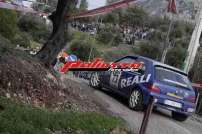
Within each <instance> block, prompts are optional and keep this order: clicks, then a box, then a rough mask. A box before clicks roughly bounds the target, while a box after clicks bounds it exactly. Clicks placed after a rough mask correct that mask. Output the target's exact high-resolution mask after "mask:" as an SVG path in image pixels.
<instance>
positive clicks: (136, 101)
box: [128, 89, 144, 111]
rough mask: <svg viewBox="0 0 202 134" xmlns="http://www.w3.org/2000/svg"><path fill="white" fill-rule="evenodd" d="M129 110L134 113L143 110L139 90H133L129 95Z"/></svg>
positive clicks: (141, 96) (141, 95)
mask: <svg viewBox="0 0 202 134" xmlns="http://www.w3.org/2000/svg"><path fill="white" fill-rule="evenodd" d="M128 105H129V108H130V109H132V110H135V111H140V110H143V109H144V105H143V94H142V92H141V91H139V90H136V89H135V90H133V91H132V93H131V94H130V98H129V100H128Z"/></svg>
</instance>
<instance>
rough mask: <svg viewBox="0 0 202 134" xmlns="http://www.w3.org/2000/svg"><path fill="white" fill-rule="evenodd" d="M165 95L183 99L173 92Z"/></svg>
mask: <svg viewBox="0 0 202 134" xmlns="http://www.w3.org/2000/svg"><path fill="white" fill-rule="evenodd" d="M167 95H168V96H171V97H175V98H178V99H181V100H182V99H183V98H182V97H180V96H177V95H175V94H173V93H167Z"/></svg>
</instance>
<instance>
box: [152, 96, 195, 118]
mask: <svg viewBox="0 0 202 134" xmlns="http://www.w3.org/2000/svg"><path fill="white" fill-rule="evenodd" d="M151 96H153V97H154V98H155V106H157V107H161V108H164V109H167V110H170V111H175V112H178V113H182V114H185V115H191V114H193V113H194V112H195V104H193V103H189V102H185V101H183V100H179V99H176V98H173V97H170V96H167V95H159V94H156V93H151ZM166 100H169V101H173V102H177V103H180V104H182V107H181V108H179V107H175V106H171V105H166V104H165V101H166Z"/></svg>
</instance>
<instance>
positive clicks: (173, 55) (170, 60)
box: [166, 45, 187, 68]
mask: <svg viewBox="0 0 202 134" xmlns="http://www.w3.org/2000/svg"><path fill="white" fill-rule="evenodd" d="M186 54H187V50H186V49H185V48H183V47H182V46H181V45H177V46H176V47H174V48H173V49H171V50H169V51H168V53H167V58H166V63H167V64H169V65H171V66H174V67H177V68H182V65H183V63H184V60H185V57H186Z"/></svg>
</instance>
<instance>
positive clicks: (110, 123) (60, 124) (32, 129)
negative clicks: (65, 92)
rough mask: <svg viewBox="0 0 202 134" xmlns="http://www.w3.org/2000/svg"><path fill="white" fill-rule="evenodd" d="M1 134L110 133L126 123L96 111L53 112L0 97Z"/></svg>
mask: <svg viewBox="0 0 202 134" xmlns="http://www.w3.org/2000/svg"><path fill="white" fill-rule="evenodd" d="M0 106H1V109H0V122H1V123H0V133H9V134H51V133H56V132H61V133H70V134H75V133H78V132H81V133H86V134H94V133H97V134H109V133H110V131H111V130H112V129H114V128H116V127H118V126H120V125H121V124H122V122H121V120H119V119H117V118H113V117H109V116H104V115H100V114H96V113H78V112H77V113H76V112H69V111H66V112H50V111H48V110H45V109H37V108H33V107H31V106H25V105H22V104H14V103H12V102H10V101H8V100H6V99H4V98H0Z"/></svg>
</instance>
